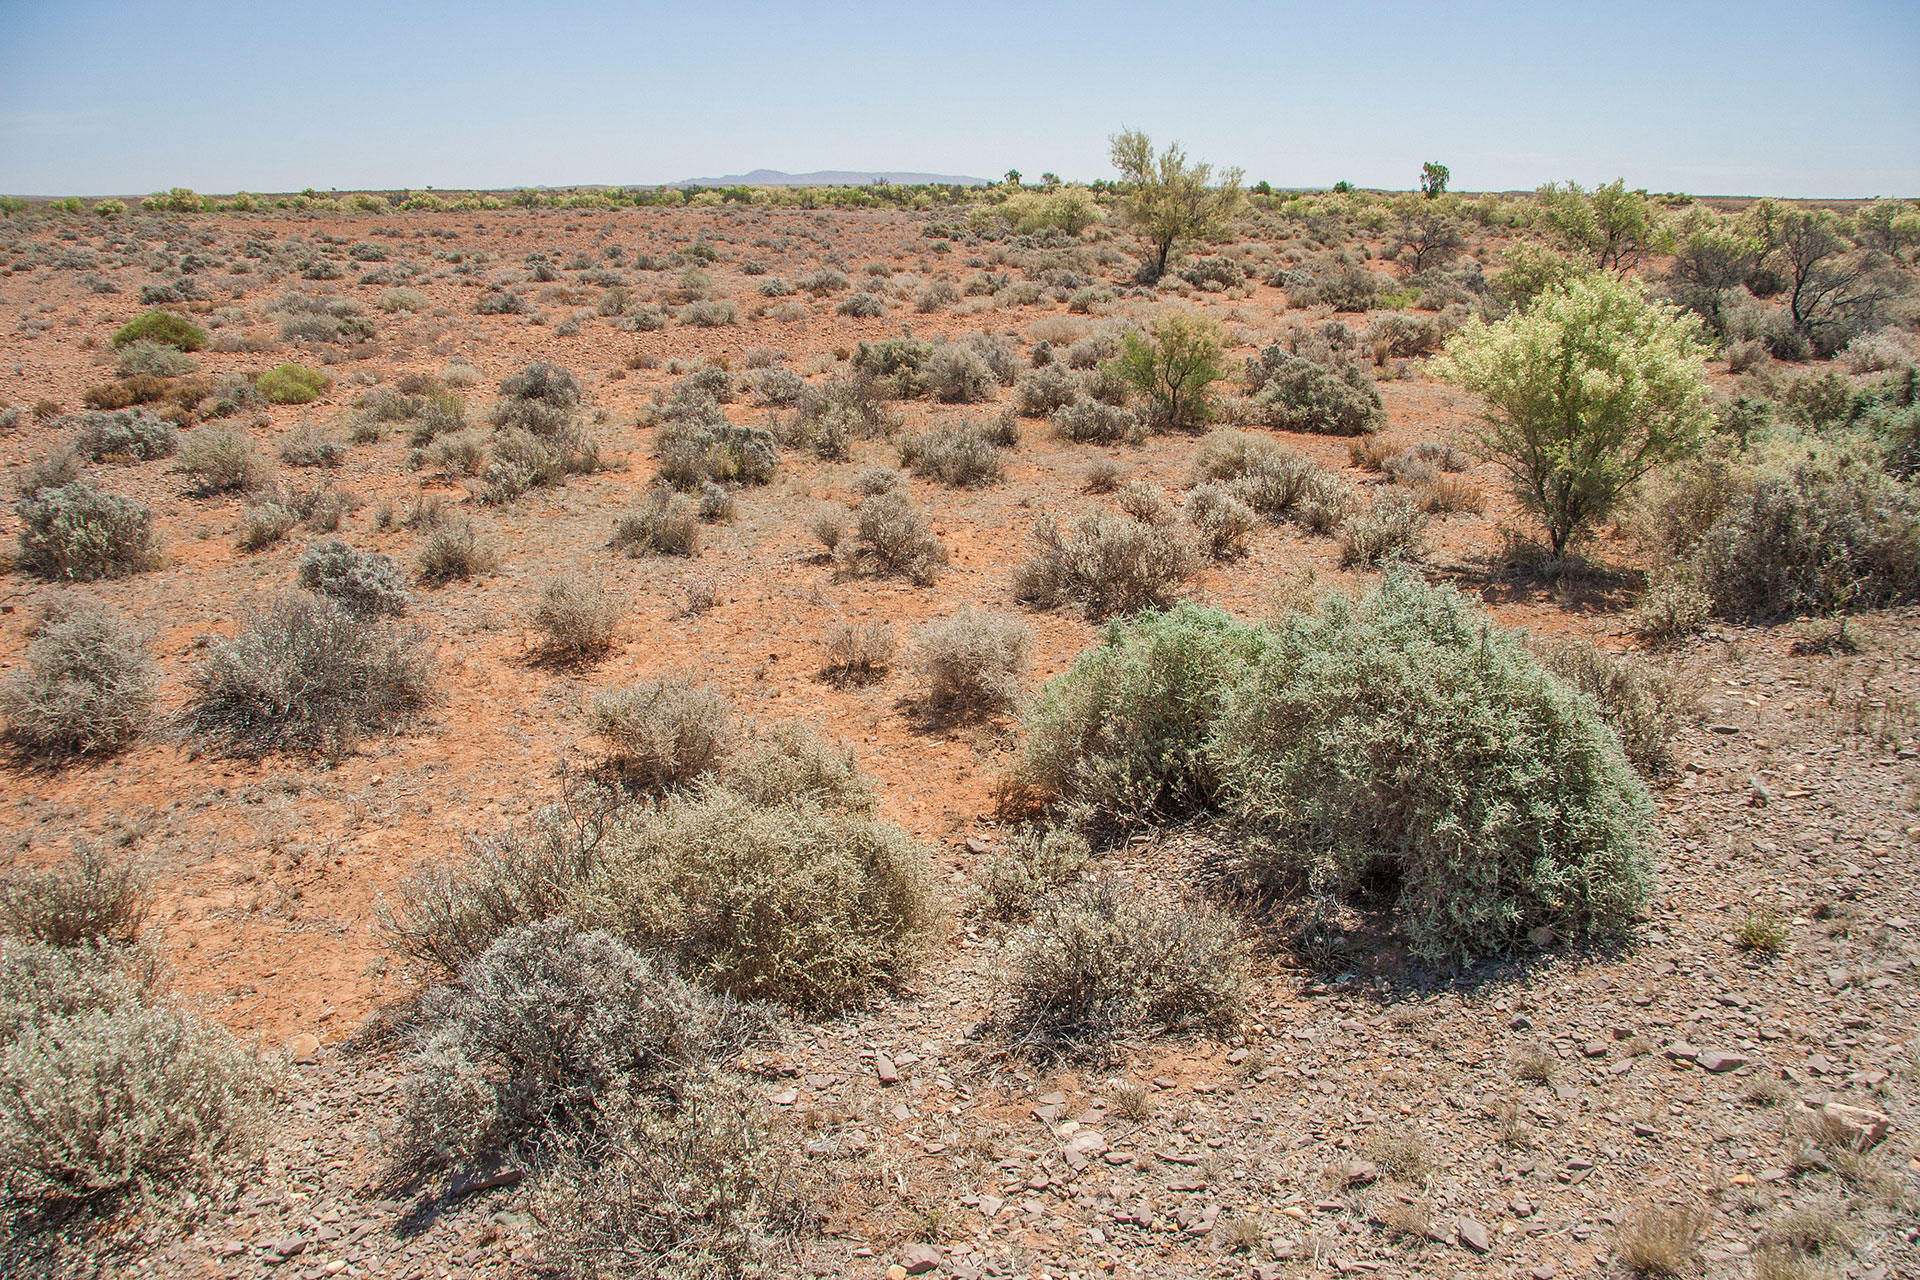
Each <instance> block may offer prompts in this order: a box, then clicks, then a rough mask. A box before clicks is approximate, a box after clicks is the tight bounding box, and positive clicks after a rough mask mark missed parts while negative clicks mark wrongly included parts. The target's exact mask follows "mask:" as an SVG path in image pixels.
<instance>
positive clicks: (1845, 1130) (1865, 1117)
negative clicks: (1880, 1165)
mask: <svg viewBox="0 0 1920 1280" xmlns="http://www.w3.org/2000/svg"><path fill="white" fill-rule="evenodd" d="M1820 1116H1821V1118H1822V1119H1824V1120H1826V1121H1827V1123H1829V1124H1831V1125H1833V1126H1834V1127H1835V1128H1837V1129H1839V1130H1840V1132H1841V1133H1842V1134H1844V1135H1845V1136H1846V1138H1847V1140H1848V1141H1849V1142H1851V1143H1852V1144H1853V1145H1854V1146H1856V1147H1859V1148H1860V1149H1861V1150H1862V1151H1864V1150H1866V1149H1867V1148H1868V1147H1871V1146H1874V1145H1876V1144H1878V1143H1879V1142H1880V1141H1881V1140H1882V1139H1883V1138H1885V1137H1886V1136H1887V1134H1888V1132H1889V1131H1891V1130H1892V1128H1893V1122H1892V1121H1891V1120H1889V1119H1888V1118H1887V1115H1886V1113H1885V1112H1884V1111H1875V1110H1874V1109H1873V1108H1871V1107H1854V1106H1849V1105H1847V1104H1846V1103H1844V1102H1829V1103H1827V1104H1826V1105H1825V1106H1823V1107H1821V1108H1820Z"/></svg>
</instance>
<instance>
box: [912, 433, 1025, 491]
mask: <svg viewBox="0 0 1920 1280" xmlns="http://www.w3.org/2000/svg"><path fill="white" fill-rule="evenodd" d="M1013 436H1014V431H1013V422H1012V419H1011V418H1006V419H998V420H991V421H987V422H964V423H960V424H958V425H955V426H944V427H933V428H930V429H929V430H926V431H920V432H916V433H914V434H913V435H910V436H907V437H905V438H904V439H902V440H901V441H900V465H901V466H903V467H905V468H907V470H909V471H911V472H913V474H915V475H917V476H924V477H926V478H928V479H932V480H938V481H940V483H942V484H949V485H955V486H965V487H971V486H974V485H982V484H992V483H993V482H994V481H996V480H998V479H1000V476H1001V472H1002V471H1003V470H1004V465H1005V464H1004V463H1003V461H1002V458H1001V449H1002V448H1003V447H1005V446H1004V445H1003V444H1002V443H1001V442H1002V441H1007V442H1008V443H1011V438H1012V437H1013Z"/></svg>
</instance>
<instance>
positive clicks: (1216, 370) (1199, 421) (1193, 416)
mask: <svg viewBox="0 0 1920 1280" xmlns="http://www.w3.org/2000/svg"><path fill="white" fill-rule="evenodd" d="M1224 342H1225V339H1224V337H1223V335H1222V334H1221V332H1220V327H1219V325H1217V324H1216V323H1214V321H1213V320H1212V319H1210V318H1209V317H1207V316H1204V315H1201V314H1199V313H1196V312H1186V311H1166V312H1163V313H1161V314H1160V315H1159V316H1157V317H1155V319H1154V322H1153V328H1152V331H1151V333H1150V334H1140V333H1134V332H1128V333H1127V334H1126V335H1125V336H1124V337H1123V338H1122V340H1121V348H1120V354H1119V355H1118V356H1115V357H1114V359H1113V361H1112V371H1113V372H1114V373H1117V374H1118V375H1119V376H1120V377H1121V378H1122V379H1123V380H1125V382H1126V383H1127V384H1128V385H1129V386H1131V387H1132V388H1133V390H1134V391H1135V393H1137V394H1138V395H1139V396H1140V398H1141V399H1142V400H1144V401H1145V402H1146V406H1147V407H1146V419H1147V421H1148V423H1149V424H1151V425H1152V426H1153V427H1155V428H1156V429H1159V430H1168V429H1171V430H1178V431H1196V430H1200V429H1202V428H1204V427H1205V426H1206V424H1207V422H1208V421H1209V420H1210V419H1211V418H1212V416H1213V400H1212V387H1213V384H1214V383H1215V382H1216V381H1218V380H1219V378H1220V376H1221V373H1222V372H1223V370H1222V367H1221V363H1220V357H1221V353H1222V352H1223V350H1224Z"/></svg>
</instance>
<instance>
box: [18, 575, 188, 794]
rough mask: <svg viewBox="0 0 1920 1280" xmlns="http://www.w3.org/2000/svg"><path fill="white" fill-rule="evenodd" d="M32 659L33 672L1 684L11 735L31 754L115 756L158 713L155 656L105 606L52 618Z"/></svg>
mask: <svg viewBox="0 0 1920 1280" xmlns="http://www.w3.org/2000/svg"><path fill="white" fill-rule="evenodd" d="M25 658H26V662H25V668H26V669H25V670H24V671H19V672H16V673H15V674H14V675H12V676H10V677H9V678H8V679H7V681H6V683H4V684H0V720H4V721H5V726H6V727H5V731H4V737H5V740H6V742H7V743H8V745H10V746H11V747H13V749H14V750H16V751H18V752H20V753H22V754H24V755H28V756H34V757H39V758H43V759H50V760H56V761H57V760H63V759H67V758H70V757H91V756H108V755H112V754H113V753H114V752H116V751H119V750H120V749H121V748H123V747H125V746H126V745H127V744H128V743H130V742H132V741H133V740H134V739H135V738H138V737H139V736H140V735H141V734H142V733H144V732H145V731H146V728H147V725H148V724H149V723H150V722H151V720H152V718H153V699H154V667H153V660H152V659H151V658H150V657H148V655H147V650H146V646H145V644H143V643H142V642H141V639H140V637H139V636H137V635H135V634H134V633H133V632H132V630H131V629H129V628H128V627H127V626H126V624H125V623H124V622H122V621H121V620H120V619H118V618H117V617H115V616H114V615H112V614H109V613H107V612H106V611H105V610H103V609H101V608H99V607H98V606H94V605H78V606H74V607H70V608H63V609H61V610H60V611H58V612H55V613H53V614H52V615H50V616H49V617H48V618H47V620H46V621H45V622H44V623H43V624H42V625H41V626H40V627H39V628H38V629H37V630H36V631H35V632H34V634H33V639H32V640H30V641H29V642H28V644H27V647H26V654H25Z"/></svg>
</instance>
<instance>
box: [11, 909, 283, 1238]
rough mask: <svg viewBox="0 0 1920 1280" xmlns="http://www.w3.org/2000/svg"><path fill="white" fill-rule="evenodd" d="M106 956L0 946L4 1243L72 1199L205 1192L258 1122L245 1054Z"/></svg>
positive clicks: (244, 1150)
mask: <svg viewBox="0 0 1920 1280" xmlns="http://www.w3.org/2000/svg"><path fill="white" fill-rule="evenodd" d="M111 965H112V961H111V959H110V957H108V956H106V955H103V954H101V953H98V952H93V951H90V950H88V949H85V948H76V949H72V950H54V949H52V948H47V947H44V946H40V945H36V944H33V943H0V972H3V973H4V977H0V988H4V989H5V991H6V993H7V995H8V997H9V998H8V1000H7V1004H8V1005H9V1006H10V1009H9V1013H10V1020H11V1021H12V1022H13V1025H12V1026H10V1027H9V1028H8V1034H6V1035H5V1036H0V1164H3V1165H4V1167H5V1168H6V1170H7V1188H6V1208H7V1212H8V1217H9V1218H10V1219H13V1221H10V1222H9V1224H8V1230H9V1234H10V1236H11V1237H12V1239H13V1240H14V1241H19V1242H24V1241H25V1239H26V1238H27V1236H28V1235H29V1234H30V1233H31V1232H32V1231H33V1229H34V1227H35V1226H36V1225H39V1224H49V1223H55V1222H59V1221H62V1220H64V1219H66V1218H67V1217H68V1216H69V1215H70V1213H71V1212H72V1211H73V1210H74V1209H76V1208H79V1209H82V1210H83V1211H91V1212H92V1213H94V1214H96V1215H98V1216H99V1217H100V1218H102V1219H104V1218H106V1217H108V1216H110V1215H111V1214H112V1213H113V1211H114V1207H115V1205H116V1204H117V1202H119V1201H120V1200H122V1199H123V1198H125V1197H129V1196H136V1195H155V1196H157V1195H161V1194H165V1193H170V1192H175V1191H180V1190H202V1189H206V1188H207V1187H208V1186H209V1184H210V1183H212V1182H213V1181H214V1180H215V1178H216V1177H217V1175H219V1174H220V1173H222V1172H223V1171H225V1170H226V1169H228V1168H230V1167H232V1166H235V1165H237V1164H238V1163H239V1161H240V1160H241V1159H242V1158H243V1157H245V1156H247V1155H249V1154H250V1153H251V1150H252V1147H253V1144H254V1141H255V1140H256V1139H257V1138H258V1137H259V1136H260V1134H261V1132H262V1128H263V1125H264V1122H265V1119H266V1090H265V1088H264V1084H263V1081H262V1080H261V1078H260V1072H259V1069H258V1067H257V1066H256V1065H255V1063H254V1060H253V1055H252V1054H250V1053H248V1052H247V1051H246V1050H244V1049H243V1048H241V1047H240V1046H239V1045H236V1044H235V1043H234V1042H233V1039H232V1037H231V1036H229V1035H228V1034H227V1033H226V1032H225V1031H223V1030H221V1029H220V1028H219V1027H216V1026H214V1025H212V1024H211V1023H207V1022H203V1021H201V1020H200V1019H198V1018H196V1017H194V1016H192V1015H191V1014H188V1013H186V1012H184V1011H182V1010H179V1009H176V1008H173V1007H172V1006H170V1005H167V1004H163V1003H159V1002H158V1001H154V1000H152V999H151V998H150V997H148V996H147V994H146V993H145V992H143V991H141V990H140V988H139V987H138V986H137V985H136V984H134V983H132V982H130V981H128V980H126V979H125V978H123V977H120V976H118V975H116V974H115V973H113V972H112V970H111ZM16 1227H17V1228H19V1229H20V1234H17V1235H16V1234H14V1232H15V1229H16Z"/></svg>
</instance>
